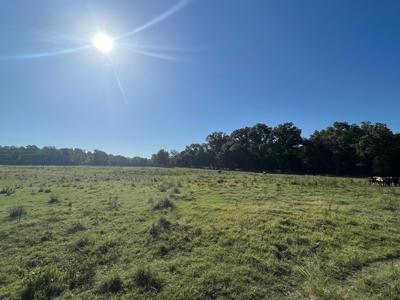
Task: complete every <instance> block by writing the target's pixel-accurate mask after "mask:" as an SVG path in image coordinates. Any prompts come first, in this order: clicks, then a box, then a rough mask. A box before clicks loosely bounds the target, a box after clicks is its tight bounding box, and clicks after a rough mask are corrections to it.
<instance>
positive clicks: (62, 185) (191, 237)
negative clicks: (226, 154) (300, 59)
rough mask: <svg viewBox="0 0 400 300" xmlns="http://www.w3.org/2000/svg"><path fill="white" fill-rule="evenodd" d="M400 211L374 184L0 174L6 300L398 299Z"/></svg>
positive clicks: (153, 171) (178, 173)
mask: <svg viewBox="0 0 400 300" xmlns="http://www.w3.org/2000/svg"><path fill="white" fill-rule="evenodd" d="M399 212H400V189H399V188H396V187H381V186H372V185H370V184H369V183H368V180H367V179H351V178H335V177H321V176H297V175H273V174H256V173H244V172H233V171H222V172H221V173H219V172H217V171H212V170H191V169H175V168H172V169H158V168H118V167H115V168H112V167H109V168H108V167H104V168H102V167H0V299H20V298H22V299H49V298H51V299H57V298H59V299H102V298H104V299H110V298H111V299H113V298H114V299H216V298H218V299H265V298H268V299H274V298H276V299H282V298H288V299H398V297H399V296H398V295H399V294H400V219H399V217H400V214H399ZM396 297H397V298H396Z"/></svg>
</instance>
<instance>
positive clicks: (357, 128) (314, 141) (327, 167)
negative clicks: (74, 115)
mask: <svg viewBox="0 0 400 300" xmlns="http://www.w3.org/2000/svg"><path fill="white" fill-rule="evenodd" d="M0 164H3V165H93V166H161V167H174V166H176V167H192V168H213V169H239V170H248V171H270V172H286V173H290V172H291V173H306V174H332V175H355V176H370V175H379V176H399V175H400V134H399V133H394V132H393V131H392V130H390V129H389V128H388V127H387V126H386V125H385V124H382V123H370V122H363V123H361V124H348V123H346V122H335V123H334V124H332V126H329V127H328V128H326V129H323V130H319V131H318V130H317V131H315V132H314V133H313V134H312V135H311V136H310V137H308V138H305V137H302V135H301V129H300V128H298V127H296V126H295V125H294V124H293V123H284V124H279V125H277V126H275V127H270V126H268V125H266V124H261V123H259V124H256V125H254V126H251V127H244V128H240V129H237V130H234V131H233V132H232V133H230V134H226V133H223V132H213V133H211V134H209V135H208V136H207V137H206V140H205V142H204V143H201V144H198V143H197V144H190V145H188V146H186V148H185V149H184V150H183V151H176V150H172V151H170V152H169V151H166V150H164V149H161V150H160V151H158V152H157V153H155V154H153V155H152V157H151V158H150V159H147V158H142V157H133V158H128V157H124V156H121V155H112V154H107V153H105V152H103V151H100V150H94V151H93V152H90V151H85V150H82V149H78V148H63V149H57V148H55V147H43V148H39V147H37V146H27V147H13V146H11V147H10V146H3V147H2V146H0Z"/></svg>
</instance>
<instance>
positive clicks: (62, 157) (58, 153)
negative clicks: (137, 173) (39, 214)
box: [0, 146, 149, 166]
mask: <svg viewBox="0 0 400 300" xmlns="http://www.w3.org/2000/svg"><path fill="white" fill-rule="evenodd" d="M0 164H2V165H67V166H68V165H93V166H147V165H148V164H149V160H148V159H146V158H141V157H134V158H127V157H124V156H120V155H116V156H115V155H112V154H107V153H105V152H103V151H100V150H95V151H94V152H86V151H84V150H82V149H77V148H75V149H70V148H63V149H56V148H55V147H43V148H38V147H36V146H27V147H1V146H0Z"/></svg>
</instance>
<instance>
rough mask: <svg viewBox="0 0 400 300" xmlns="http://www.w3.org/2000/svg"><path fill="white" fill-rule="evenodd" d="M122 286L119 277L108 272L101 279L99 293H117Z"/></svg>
mask: <svg viewBox="0 0 400 300" xmlns="http://www.w3.org/2000/svg"><path fill="white" fill-rule="evenodd" d="M123 287H124V283H123V282H122V279H121V277H120V276H119V275H118V274H116V273H113V274H110V275H108V276H107V278H105V279H104V280H103V282H102V283H101V284H100V286H99V291H100V292H101V293H118V292H119V291H121V290H122V289H123Z"/></svg>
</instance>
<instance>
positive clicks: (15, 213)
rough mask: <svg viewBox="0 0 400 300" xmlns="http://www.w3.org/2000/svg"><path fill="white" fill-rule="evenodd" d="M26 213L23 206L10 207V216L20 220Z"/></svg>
mask: <svg viewBox="0 0 400 300" xmlns="http://www.w3.org/2000/svg"><path fill="white" fill-rule="evenodd" d="M24 214H25V209H24V208H23V207H22V206H17V207H13V208H11V209H10V213H9V215H8V216H9V217H10V218H11V219H15V218H18V220H20V219H21V217H22V215H24Z"/></svg>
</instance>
